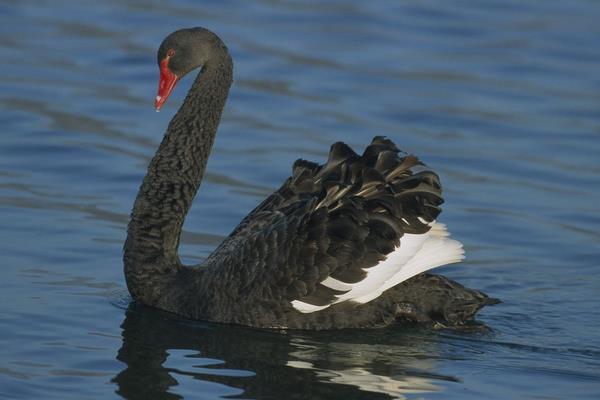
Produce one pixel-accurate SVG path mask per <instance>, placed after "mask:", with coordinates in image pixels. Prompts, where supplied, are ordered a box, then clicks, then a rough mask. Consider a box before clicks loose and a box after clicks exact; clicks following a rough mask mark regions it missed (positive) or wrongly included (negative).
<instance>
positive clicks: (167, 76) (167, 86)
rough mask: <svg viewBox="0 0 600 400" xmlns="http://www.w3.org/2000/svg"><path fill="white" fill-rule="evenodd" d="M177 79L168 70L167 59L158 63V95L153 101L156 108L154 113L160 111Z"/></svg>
mask: <svg viewBox="0 0 600 400" xmlns="http://www.w3.org/2000/svg"><path fill="white" fill-rule="evenodd" d="M178 79H179V77H178V76H177V75H175V74H174V73H172V72H171V70H170V69H169V57H165V59H164V60H162V61H161V62H160V81H159V82H158V94H157V95H156V99H155V100H154V107H155V108H156V111H160V108H161V107H162V105H163V104H164V102H165V101H167V99H168V98H169V95H170V94H171V92H172V91H173V88H174V87H175V84H176V83H177V80H178Z"/></svg>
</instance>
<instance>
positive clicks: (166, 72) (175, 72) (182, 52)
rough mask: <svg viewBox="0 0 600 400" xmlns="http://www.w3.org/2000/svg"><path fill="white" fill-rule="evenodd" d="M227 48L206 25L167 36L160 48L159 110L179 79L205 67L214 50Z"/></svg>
mask: <svg viewBox="0 0 600 400" xmlns="http://www.w3.org/2000/svg"><path fill="white" fill-rule="evenodd" d="M222 50H225V51H227V49H226V47H225V45H224V44H223V42H222V41H221V39H219V37H218V36H217V35H215V34H214V33H212V32H211V31H209V30H208V29H205V28H189V29H180V30H178V31H175V32H173V33H171V34H170V35H168V36H167V37H166V38H165V39H164V40H163V42H162V43H161V45H160V47H159V48H158V53H157V61H158V66H159V68H160V80H159V83H158V94H157V95H156V99H155V102H154V106H155V108H156V111H159V110H160V108H161V107H162V105H163V104H164V103H165V102H166V101H167V98H168V97H169V95H170V94H171V92H172V91H173V88H174V87H175V85H176V84H177V82H178V81H179V80H180V79H181V78H183V77H184V76H185V75H186V74H188V73H189V72H191V71H193V70H195V69H196V68H200V67H203V66H205V65H206V64H207V63H208V62H209V61H210V60H211V58H212V56H213V54H214V52H215V51H222Z"/></svg>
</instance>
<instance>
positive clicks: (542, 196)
mask: <svg viewBox="0 0 600 400" xmlns="http://www.w3.org/2000/svg"><path fill="white" fill-rule="evenodd" d="M164 3H166V2H159V1H141V0H119V1H117V0H107V1H96V2H91V1H74V0H73V1H66V0H53V1H42V0H40V1H3V2H0V51H1V54H2V72H1V73H0V129H1V133H0V398H2V399H61V400H63V399H112V398H128V399H135V398H139V399H178V398H193V399H213V398H219V397H232V396H233V397H235V398H247V399H254V398H260V399H264V398H270V399H282V398H286V399H288V398H289V399H296V398H297V399H336V398H339V399H384V398H408V399H441V398H443V399H481V398H486V399H517V398H519V399H574V398H577V399H597V398H600V303H599V300H598V298H599V294H600V274H599V272H600V269H599V267H600V264H599V263H600V261H599V260H600V23H599V21H600V2H597V1H592V0H545V1H524V0H505V1H479V0H461V1H454V2H449V1H445V0H419V1H417V0H407V1H402V2H391V1H372V0H371V1H355V2H349V1H342V0H339V1H323V0H320V1H282V0H270V1H267V0H262V1H255V2H242V1H233V0H231V1H202V2H198V1H192V0H177V1H171V2H169V5H166V4H164ZM196 25H203V26H206V27H209V28H211V29H212V30H214V31H215V32H218V33H219V35H220V36H221V37H222V38H223V40H224V41H226V42H227V44H228V46H229V48H230V50H231V52H232V54H233V57H234V60H235V63H236V64H235V77H236V80H235V83H234V85H233V88H232V92H231V97H230V99H229V101H228V104H227V108H226V110H225V113H224V116H223V121H222V124H221V128H220V131H219V135H218V137H217V140H216V144H215V147H214V153H213V155H212V156H211V159H210V162H209V166H208V172H207V175H206V181H205V182H204V183H203V186H202V188H201V190H200V193H199V196H198V197H197V199H196V203H195V205H194V207H193V209H192V211H191V214H190V217H189V219H188V220H187V221H186V224H185V233H184V235H183V243H182V248H181V252H182V254H183V258H184V260H185V261H187V262H197V261H199V260H201V259H203V258H204V257H206V256H207V255H208V254H209V253H210V251H211V250H212V249H214V248H215V246H216V245H217V244H218V243H219V241H220V240H221V239H222V238H223V236H224V235H226V234H227V233H228V232H229V231H230V230H231V229H232V228H233V227H234V226H235V225H236V223H237V222H238V221H239V220H240V219H241V218H242V217H243V216H244V215H245V214H246V213H247V212H248V211H249V210H251V209H252V208H253V207H254V206H255V205H256V204H257V203H258V202H259V201H260V200H261V199H262V198H263V197H264V196H266V195H267V194H268V193H269V192H270V191H272V190H273V189H274V188H276V187H277V186H278V185H279V184H280V183H281V182H282V181H283V180H284V179H285V178H286V177H287V176H288V174H289V173H290V170H291V164H292V163H293V161H294V160H295V159H296V158H299V157H303V158H307V159H312V160H315V161H319V162H323V161H324V159H325V157H326V154H327V151H328V148H329V145H330V144H331V143H333V142H335V141H337V140H343V141H345V142H347V143H348V144H350V145H352V146H353V147H355V148H356V149H357V150H362V148H363V147H364V146H365V144H366V143H368V142H369V141H370V139H371V137H372V136H374V135H376V134H378V135H386V136H389V137H390V138H392V139H393V140H394V141H395V142H396V143H397V144H398V145H399V146H400V147H401V148H402V149H404V150H406V151H409V152H413V153H415V154H418V155H420V156H421V158H422V159H423V160H425V161H426V162H427V163H428V164H429V165H430V166H431V167H433V168H434V169H436V171H438V172H439V174H440V175H441V177H442V180H443V183H444V185H445V197H446V204H445V208H444V213H443V214H442V218H441V220H442V222H445V223H447V224H448V226H449V227H450V229H451V230H452V232H453V235H454V236H455V237H456V238H457V239H459V240H461V241H462V242H463V243H464V244H465V247H466V250H467V260H466V261H465V262H464V263H462V264H460V265H454V266H448V267H444V268H442V269H440V270H439V272H440V273H442V274H445V275H447V276H449V277H451V278H453V279H456V280H458V281H460V282H461V283H463V284H465V285H467V286H470V287H474V288H478V289H481V290H483V291H485V292H486V293H489V294H490V295H492V296H494V297H499V298H501V299H502V300H503V301H504V303H503V304H501V305H498V306H495V307H490V308H486V309H484V310H483V311H482V312H481V313H480V315H479V319H480V321H482V322H484V323H485V324H486V325H487V326H489V327H490V331H489V332H480V333H458V332H449V331H443V330H441V331H434V330H427V329H422V328H418V327H405V328H403V327H395V328H392V329H385V330H380V331H345V332H322V333H310V332H271V331H261V330H251V329H245V328H240V327H235V326H220V325H211V324H205V323H198V322H195V323H194V322H190V321H185V320H180V319H178V318H176V317H173V316H171V315H168V314H165V313H161V312H158V311H154V310H150V309H147V308H143V307H141V308H140V307H132V306H129V298H128V296H127V294H126V291H125V290H124V289H125V286H124V280H123V275H122V263H121V248H122V243H123V240H124V238H125V227H126V223H127V220H128V214H129V211H130V209H131V206H132V203H133V200H134V198H135V195H136V190H137V188H138V186H139V184H140V182H141V179H142V177H143V174H144V172H145V168H146V165H147V162H148V161H149V158H150V157H151V156H152V154H153V152H154V150H155V148H156V147H157V145H158V143H159V142H160V140H161V137H162V134H163V132H164V130H165V128H166V125H167V123H168V121H169V119H170V118H171V116H172V114H173V113H174V111H175V110H176V109H177V107H178V105H179V104H180V102H181V101H182V99H183V96H184V95H185V92H186V90H187V88H188V87H189V84H190V82H191V80H190V79H186V80H184V81H183V82H181V83H180V84H179V85H178V88H177V89H176V91H175V93H174V95H173V96H172V98H171V99H170V100H169V102H168V103H167V105H166V106H165V107H164V108H163V111H162V112H161V113H158V114H157V113H155V112H154V110H153V107H152V102H153V99H154V96H155V94H156V92H155V91H156V86H157V79H158V70H157V66H156V56H155V51H156V47H157V46H158V44H159V43H160V41H161V40H162V38H163V37H164V36H165V35H166V34H167V33H169V32H171V31H172V30H175V29H178V28H181V27H189V26H196Z"/></svg>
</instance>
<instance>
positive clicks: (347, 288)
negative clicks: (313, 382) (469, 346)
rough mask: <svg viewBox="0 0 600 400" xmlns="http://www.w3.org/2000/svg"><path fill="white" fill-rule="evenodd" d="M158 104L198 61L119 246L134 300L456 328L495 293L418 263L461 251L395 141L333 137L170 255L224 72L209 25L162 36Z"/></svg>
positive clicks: (273, 320) (433, 180) (215, 312)
mask: <svg viewBox="0 0 600 400" xmlns="http://www.w3.org/2000/svg"><path fill="white" fill-rule="evenodd" d="M158 64H159V66H160V83H159V88H158V96H157V97H156V101H155V105H156V108H157V110H158V109H160V107H161V106H162V105H163V103H164V102H165V101H166V100H167V97H168V96H169V94H170V93H171V91H172V89H173V87H174V86H175V84H176V83H177V81H178V80H179V79H180V78H181V77H183V76H184V75H186V74H187V73H189V72H191V71H192V70H194V69H196V68H199V67H201V70H200V73H199V74H198V77H197V78H196V80H195V82H194V83H193V85H192V88H191V89H190V91H189V93H188V94H187V97H186V98H185V101H184V102H183V104H182V105H181V107H180V108H179V111H178V112H177V114H176V115H175V116H174V117H173V119H172V120H171V122H170V123H169V126H168V129H167V132H166V134H165V136H164V138H163V140H162V143H161V144H160V147H159V149H158V151H157V152H156V155H155V156H154V158H153V159H152V161H151V162H150V165H149V167H148V172H147V174H146V176H145V178H144V181H143V183H142V185H141V187H140V190H139V193H138V195H137V198H136V200H135V204H134V207H133V211H132V214H131V221H130V223H129V226H128V235H127V240H126V242H125V246H124V256H123V259H124V270H125V278H126V281H127V287H128V289H129V292H130V293H131V295H132V297H133V299H134V300H135V301H136V302H139V303H142V304H146V305H150V306H153V307H156V308H159V309H163V310H166V311H169V312H172V313H175V314H179V315H181V316H184V317H187V318H192V319H199V320H205V321H212V322H222V323H235V324H242V325H247V326H252V327H261V328H279V329H286V328H289V329H340V328H367V327H384V326H388V325H391V324H393V323H396V322H398V321H415V322H425V323H439V324H442V326H461V325H464V324H465V323H466V322H470V321H472V320H473V318H474V315H475V313H476V312H477V311H478V310H479V309H480V308H481V307H483V306H485V305H488V304H494V303H496V302H497V300H495V299H492V298H489V297H488V296H486V295H485V294H483V293H481V292H479V291H477V290H472V289H468V288H465V287H463V286H462V285H460V284H458V283H456V282H453V281H451V280H450V279H447V278H444V277H441V276H436V275H430V274H425V273H424V272H425V271H427V270H429V269H431V268H435V267H438V266H441V265H445V264H448V263H454V262H458V261H460V260H462V258H463V250H462V245H461V244H460V243H459V242H457V241H455V240H452V239H450V238H449V237H448V232H447V231H446V229H445V227H444V225H442V224H440V223H437V222H435V219H436V217H437V216H438V214H439V213H440V211H441V209H440V205H441V203H442V202H443V200H442V198H441V186H440V182H439V178H438V176H437V175H436V174H435V173H434V172H433V171H431V170H429V169H428V168H426V166H425V165H424V164H423V163H421V162H420V161H419V160H418V159H417V158H416V157H415V156H412V155H407V154H404V153H402V152H400V151H399V150H398V148H397V147H396V146H395V145H394V143H392V142H391V141H390V140H388V139H386V138H383V137H375V138H374V139H373V141H372V142H371V144H370V145H369V146H368V147H367V148H366V150H365V151H364V152H363V154H362V155H358V154H356V153H355V152H354V151H352V149H351V148H350V147H348V146H347V145H345V144H344V143H341V142H338V143H335V144H333V145H332V146H331V150H330V152H329V158H328V160H327V162H326V163H325V164H323V165H319V164H316V163H313V162H310V161H305V160H298V161H296V162H295V163H294V166H293V170H292V176H291V177H290V178H288V179H287V180H286V181H285V182H284V184H283V185H282V186H281V187H280V188H279V189H278V190H277V191H275V192H274V193H273V194H272V195H270V196H269V197H267V199H266V200H264V201H263V202H262V203H261V204H259V205H258V206H257V207H256V208H255V209H254V210H253V211H252V212H251V213H250V214H249V215H248V216H247V217H246V218H244V220H242V222H241V223H240V224H239V225H238V226H237V228H235V229H234V230H233V232H232V233H231V234H230V235H229V236H228V237H227V238H226V239H225V240H224V241H223V243H221V245H220V246H219V247H218V248H217V249H216V250H215V251H214V252H213V253H212V254H211V255H210V256H209V257H208V259H206V261H204V262H203V263H202V264H201V265H199V266H195V267H189V266H185V265H182V263H181V261H180V260H179V256H178V254H177V248H178V245H179V236H180V233H181V228H182V225H183V221H184V219H185V216H186V214H187V212H188V210H189V208H190V206H191V204H192V200H193V199H194V196H195V195H196V192H197V190H198V187H199V186H200V182H201V180H202V175H203V173H204V170H205V168H206V162H207V160H208V156H209V154H210V151H211V147H212V145H213V141H214V138H215V135H216V132H217V127H218V125H219V120H220V118H221V113H222V111H223V107H224V105H225V101H226V99H227V95H228V92H229V87H230V86H231V82H232V79H233V63H232V60H231V56H230V55H229V52H228V50H227V47H226V46H225V45H224V44H223V42H222V41H221V39H220V38H219V37H218V36H217V35H215V34H214V33H212V32H211V31H209V30H207V29H204V28H192V29H182V30H179V31H176V32H174V33H172V34H170V35H169V36H168V37H167V38H166V39H165V40H164V41H163V42H162V44H161V46H160V48H159V49H158Z"/></svg>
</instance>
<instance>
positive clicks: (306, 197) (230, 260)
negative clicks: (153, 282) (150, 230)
mask: <svg viewBox="0 0 600 400" xmlns="http://www.w3.org/2000/svg"><path fill="white" fill-rule="evenodd" d="M442 202H443V200H442V198H441V186H440V183H439V178H438V176H437V175H436V174H435V173H434V172H432V171H431V170H429V169H427V168H426V167H425V166H424V164H422V163H421V162H420V161H419V160H418V159H417V158H416V157H414V156H412V155H407V154H404V153H401V152H400V151H399V150H398V148H397V147H396V146H395V145H394V144H393V143H392V142H391V141H390V140H388V139H385V138H383V137H375V138H374V139H373V141H372V143H371V144H370V145H369V146H368V147H367V148H366V149H365V151H364V153H363V154H362V155H360V156H359V155H358V154H356V153H355V152H354V151H352V149H350V147H348V146H347V145H345V144H344V143H341V142H338V143H335V144H334V145H333V146H332V147H331V151H330V153H329V158H328V160H327V163H325V164H323V165H318V164H315V163H312V162H309V161H305V160H298V161H296V162H295V163H294V167H293V173H292V176H291V177H290V178H288V179H287V180H286V182H285V183H284V184H283V185H282V186H281V188H279V189H278V190H277V191H276V192H275V193H273V194H272V195H271V196H269V197H268V198H267V199H265V201H263V202H262V203H261V204H260V205H259V206H258V207H256V209H254V210H253V211H252V212H251V213H250V214H249V215H248V216H247V217H246V218H245V219H244V220H242V222H241V223H240V224H239V225H238V227H237V228H236V229H235V230H234V231H233V232H232V233H231V235H230V236H229V237H228V238H227V239H225V241H224V242H223V243H222V244H221V245H220V246H219V248H217V250H215V252H214V253H213V254H212V255H211V256H210V257H209V259H208V260H207V264H208V266H209V267H210V268H209V269H210V270H211V272H212V273H214V274H215V275H218V276H219V279H226V280H227V281H228V285H229V286H228V287H229V291H230V293H232V296H233V297H234V298H236V299H239V301H251V302H261V301H277V302H279V303H281V304H285V305H286V306H287V307H289V306H290V305H291V306H292V307H294V308H295V309H296V310H298V311H300V312H303V313H309V312H315V311H319V310H322V309H324V308H327V307H329V306H331V305H332V304H336V303H340V302H344V301H353V302H357V303H365V302H367V301H370V300H372V299H374V298H376V297H378V296H379V295H380V294H381V293H383V291H385V290H387V289H389V288H390V287H393V286H395V285H397V284H398V283H400V282H402V281H404V280H406V279H409V278H410V277H412V276H415V275H417V274H419V273H421V272H424V271H427V270H429V269H431V268H435V267H437V266H440V265H444V264H448V263H451V262H457V261H460V260H461V259H462V257H463V251H462V245H461V244H460V243H459V242H457V241H454V240H452V239H450V238H449V237H448V234H447V232H446V230H445V227H444V226H443V225H441V224H437V223H435V218H436V217H437V216H438V214H439V213H440V212H441V209H440V205H441V204H442ZM211 268H212V269H211Z"/></svg>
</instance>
